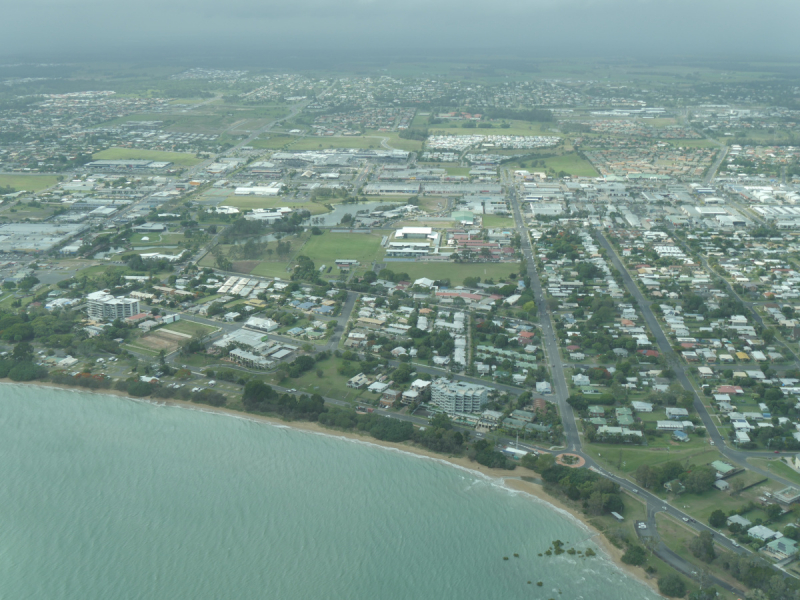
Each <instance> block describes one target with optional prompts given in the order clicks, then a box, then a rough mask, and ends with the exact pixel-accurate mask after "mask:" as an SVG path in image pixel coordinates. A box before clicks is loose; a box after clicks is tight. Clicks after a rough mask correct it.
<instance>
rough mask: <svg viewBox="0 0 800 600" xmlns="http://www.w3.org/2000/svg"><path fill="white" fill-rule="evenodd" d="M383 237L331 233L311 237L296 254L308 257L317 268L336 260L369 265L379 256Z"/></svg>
mask: <svg viewBox="0 0 800 600" xmlns="http://www.w3.org/2000/svg"><path fill="white" fill-rule="evenodd" d="M382 237H383V236H381V235H376V234H364V233H332V232H330V231H326V232H324V233H323V234H322V235H312V236H311V237H310V238H309V239H308V241H307V242H306V243H305V245H304V246H303V247H302V248H301V249H300V250H299V251H298V254H303V255H305V256H308V257H309V258H310V259H311V260H313V261H314V264H316V265H317V267H321V266H322V265H323V264H327V265H329V266H330V265H332V264H333V262H334V261H335V260H336V259H337V258H346V259H350V260H357V261H359V262H361V263H369V262H372V261H373V260H377V259H378V258H379V256H380V254H381V251H382V248H381V239H382Z"/></svg>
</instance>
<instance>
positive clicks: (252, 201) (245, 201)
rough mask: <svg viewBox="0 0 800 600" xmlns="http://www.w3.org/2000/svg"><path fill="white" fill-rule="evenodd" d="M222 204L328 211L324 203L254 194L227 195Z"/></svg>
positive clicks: (321, 212)
mask: <svg viewBox="0 0 800 600" xmlns="http://www.w3.org/2000/svg"><path fill="white" fill-rule="evenodd" d="M222 206H235V207H236V208H238V209H239V210H252V209H254V208H280V207H281V206H288V207H289V208H293V209H295V210H307V211H308V212H310V213H311V214H312V215H323V214H325V213H328V212H330V211H329V210H328V209H327V208H326V207H325V206H324V205H322V204H318V203H317V202H302V203H299V204H298V203H296V202H287V201H286V200H285V199H282V198H259V197H256V196H229V197H228V199H227V200H225V202H223V203H222Z"/></svg>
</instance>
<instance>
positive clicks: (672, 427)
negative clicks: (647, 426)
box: [656, 421, 683, 431]
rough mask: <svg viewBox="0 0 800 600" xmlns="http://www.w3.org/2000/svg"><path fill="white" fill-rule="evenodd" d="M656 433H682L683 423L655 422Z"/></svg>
mask: <svg viewBox="0 0 800 600" xmlns="http://www.w3.org/2000/svg"><path fill="white" fill-rule="evenodd" d="M656 430H657V431H683V423H680V422H678V423H676V422H675V421H656Z"/></svg>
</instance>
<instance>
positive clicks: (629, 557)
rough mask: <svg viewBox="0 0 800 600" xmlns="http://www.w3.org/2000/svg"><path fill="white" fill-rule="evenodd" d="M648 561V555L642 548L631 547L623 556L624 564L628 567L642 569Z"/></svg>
mask: <svg viewBox="0 0 800 600" xmlns="http://www.w3.org/2000/svg"><path fill="white" fill-rule="evenodd" d="M646 561H647V553H646V552H645V551H644V548H642V547H641V546H630V547H629V548H628V549H627V550H626V551H625V554H623V555H622V562H624V563H625V564H626V565H633V566H635V567H640V566H641V565H643V564H644V563H645V562H646Z"/></svg>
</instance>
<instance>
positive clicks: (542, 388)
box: [536, 381, 552, 394]
mask: <svg viewBox="0 0 800 600" xmlns="http://www.w3.org/2000/svg"><path fill="white" fill-rule="evenodd" d="M551 391H552V388H551V387H550V382H549V381H537V382H536V392H537V393H539V394H549V393H551Z"/></svg>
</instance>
